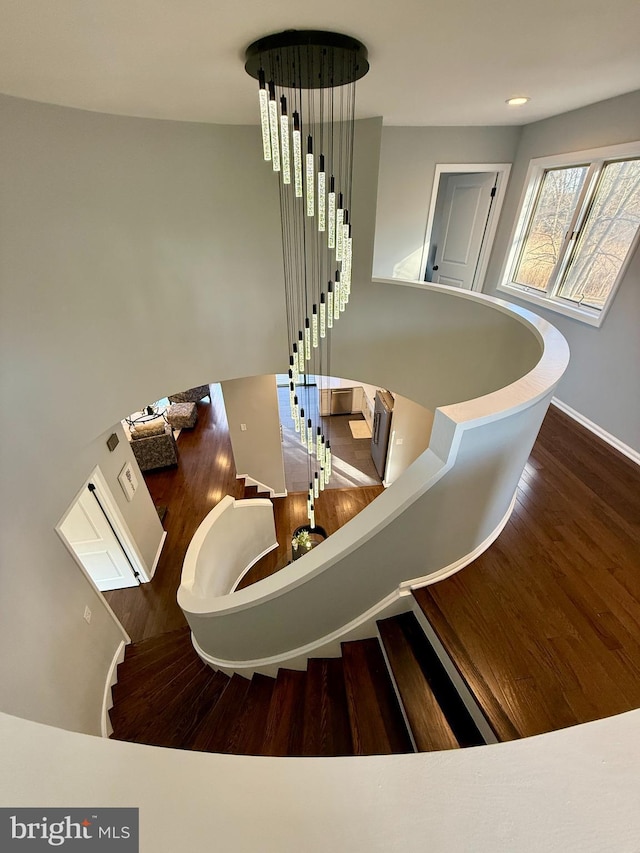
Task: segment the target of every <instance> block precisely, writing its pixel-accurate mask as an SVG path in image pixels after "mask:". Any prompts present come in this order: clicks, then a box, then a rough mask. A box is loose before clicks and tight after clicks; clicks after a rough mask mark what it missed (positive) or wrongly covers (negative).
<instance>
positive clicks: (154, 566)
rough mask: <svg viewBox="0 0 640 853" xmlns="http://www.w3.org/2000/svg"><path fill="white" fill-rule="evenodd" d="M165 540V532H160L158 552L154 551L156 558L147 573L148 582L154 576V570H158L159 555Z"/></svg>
mask: <svg viewBox="0 0 640 853" xmlns="http://www.w3.org/2000/svg"><path fill="white" fill-rule="evenodd" d="M166 538H167V531H166V530H163V531H162V536H161V537H160V544H159V545H158V550H157V551H156V556H155V557H154V559H153V564H152V565H151V571H150V572H149V580H151V578H152V577H153V576H154V575H155V573H156V569H157V568H158V561H159V560H160V554H161V553H162V549H163V547H164V540H165V539H166Z"/></svg>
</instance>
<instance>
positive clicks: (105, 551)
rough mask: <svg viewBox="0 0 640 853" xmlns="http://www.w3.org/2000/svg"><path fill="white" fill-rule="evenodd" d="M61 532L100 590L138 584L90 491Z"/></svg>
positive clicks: (72, 511)
mask: <svg viewBox="0 0 640 853" xmlns="http://www.w3.org/2000/svg"><path fill="white" fill-rule="evenodd" d="M60 531H61V533H62V534H63V535H64V537H65V539H66V540H67V542H68V543H69V545H70V546H71V548H72V549H73V551H74V553H75V554H76V555H77V556H78V559H79V560H80V562H81V563H82V565H83V566H84V567H85V569H86V570H87V572H88V573H89V575H90V576H91V579H92V580H93V582H94V583H95V585H96V586H97V587H98V589H99V590H101V591H105V590H109V589H121V588H122V587H127V586H137V585H138V581H137V580H136V577H135V575H134V574H133V570H132V568H131V565H130V564H129V561H128V560H127V558H126V556H125V554H124V552H123V550H122V546H121V545H120V543H119V541H118V539H117V538H116V536H115V534H114V533H113V530H112V529H111V527H110V525H109V522H108V521H107V519H106V518H105V516H104V513H103V512H102V510H101V509H100V507H99V505H98V502H97V501H96V499H95V498H94V497H93V495H92V494H91V493H90V492H89V491H88V490H87V491H85V492H83V493H82V495H81V496H80V497H79V498H78V500H77V501H76V503H75V505H74V506H73V508H72V509H71V511H70V513H69V515H68V516H67V518H66V519H65V521H64V524H63V525H62V526H61V527H60Z"/></svg>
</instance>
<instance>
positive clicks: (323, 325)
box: [320, 293, 327, 338]
mask: <svg viewBox="0 0 640 853" xmlns="http://www.w3.org/2000/svg"><path fill="white" fill-rule="evenodd" d="M326 336H327V303H326V299H325V295H324V293H321V294H320V337H321V338H326Z"/></svg>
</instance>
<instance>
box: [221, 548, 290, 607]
mask: <svg viewBox="0 0 640 853" xmlns="http://www.w3.org/2000/svg"><path fill="white" fill-rule="evenodd" d="M277 547H278V543H277V542H274V543H273V545H269V547H268V548H265V549H264V551H262V552H261V553H260V554H258V556H257V557H254V558H253V560H251V562H250V563H249V565H248V566H247V568H246V569H243V570H242V574H241V575H240V577H239V578H238V580H237V581H236V582H235V583H234V585H233V586H232V587H231V589H230V590H229V592H228V593H227V595H231V593H232V592H235V591H236V590H237V589H238V584H239V583H240V581H241V580H242V578H243V577H244V576H245V575H246V574H247V572H249V571H250V570H251V569H252V568H253V567H254V566H255V564H256V563H257V562H258V560H261V559H262V558H263V557H266V556H267V554H270V553H271V552H272V551H275V549H276V548H277Z"/></svg>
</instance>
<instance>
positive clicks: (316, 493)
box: [313, 471, 320, 498]
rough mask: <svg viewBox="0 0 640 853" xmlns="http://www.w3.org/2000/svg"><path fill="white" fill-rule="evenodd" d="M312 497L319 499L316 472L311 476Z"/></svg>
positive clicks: (318, 482) (318, 483) (318, 480)
mask: <svg viewBox="0 0 640 853" xmlns="http://www.w3.org/2000/svg"><path fill="white" fill-rule="evenodd" d="M313 497H314V498H319V497H320V478H319V477H318V472H317V471H316V473H315V474H314V475H313Z"/></svg>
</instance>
